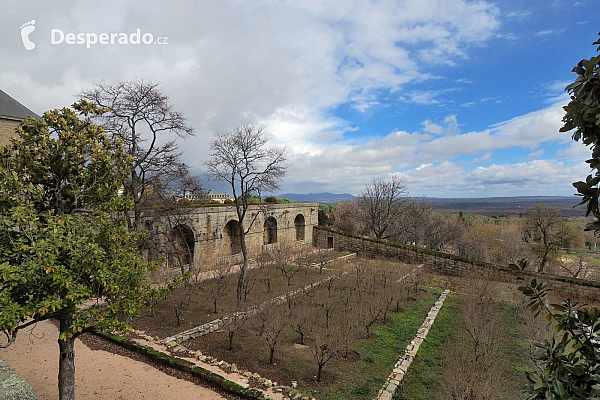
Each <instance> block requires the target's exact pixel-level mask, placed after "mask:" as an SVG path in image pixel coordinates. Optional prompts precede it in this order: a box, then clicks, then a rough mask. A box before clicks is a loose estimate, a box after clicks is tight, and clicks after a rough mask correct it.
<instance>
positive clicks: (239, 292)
mask: <svg viewBox="0 0 600 400" xmlns="http://www.w3.org/2000/svg"><path fill="white" fill-rule="evenodd" d="M240 245H241V247H242V255H243V256H244V264H243V265H242V270H241V271H240V278H239V279H238V286H237V307H238V308H239V307H240V306H241V305H242V302H243V301H244V286H245V284H246V273H247V272H248V264H249V259H250V256H249V255H248V248H247V247H246V233H245V232H244V226H243V225H242V223H241V222H240Z"/></svg>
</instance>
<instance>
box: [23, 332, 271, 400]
mask: <svg viewBox="0 0 600 400" xmlns="http://www.w3.org/2000/svg"><path fill="white" fill-rule="evenodd" d="M93 332H94V333H95V334H96V335H98V336H101V337H103V338H105V339H107V340H109V341H111V342H113V343H115V344H118V345H119V346H123V347H125V348H126V349H129V350H131V351H134V352H136V353H138V354H141V355H144V356H146V357H148V358H149V359H151V360H153V361H156V362H158V363H160V364H162V365H166V366H169V367H171V368H175V369H177V370H179V371H183V372H186V373H189V374H191V375H193V376H196V377H199V378H202V379H203V380H205V381H206V382H208V383H210V384H212V385H215V386H217V387H220V388H221V389H223V390H226V391H228V392H231V393H235V394H237V395H240V396H243V397H246V398H248V399H256V400H270V399H271V397H270V396H268V395H266V394H265V393H263V392H262V391H260V390H257V389H252V388H249V387H247V385H241V384H239V383H236V382H232V381H230V380H228V379H225V378H224V377H222V376H221V375H219V374H215V373H214V372H211V371H209V370H207V369H204V368H202V367H199V366H198V365H196V364H194V363H192V362H190V361H187V360H183V359H181V358H177V357H172V356H169V355H167V354H165V353H163V352H161V351H158V350H156V349H154V348H152V347H150V346H146V345H143V344H141V343H138V342H136V341H135V340H130V339H126V338H124V337H121V336H118V335H114V334H111V333H101V332H98V331H93ZM245 386H246V387H245ZM19 399H21V398H20V397H19Z"/></svg>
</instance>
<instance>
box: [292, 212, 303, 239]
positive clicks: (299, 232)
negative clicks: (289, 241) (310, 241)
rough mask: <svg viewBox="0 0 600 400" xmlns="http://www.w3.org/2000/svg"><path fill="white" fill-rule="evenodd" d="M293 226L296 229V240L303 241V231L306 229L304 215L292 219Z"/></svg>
mask: <svg viewBox="0 0 600 400" xmlns="http://www.w3.org/2000/svg"><path fill="white" fill-rule="evenodd" d="M294 226H295V227H296V240H298V241H300V240H304V231H305V228H306V223H305V221H304V215H302V214H298V215H296V218H294Z"/></svg>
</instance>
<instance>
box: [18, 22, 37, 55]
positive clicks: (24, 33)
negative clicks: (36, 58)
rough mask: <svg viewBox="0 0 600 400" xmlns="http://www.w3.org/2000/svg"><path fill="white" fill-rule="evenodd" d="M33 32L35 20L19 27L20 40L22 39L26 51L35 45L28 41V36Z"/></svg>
mask: <svg viewBox="0 0 600 400" xmlns="http://www.w3.org/2000/svg"><path fill="white" fill-rule="evenodd" d="M33 31H35V19H32V20H31V21H29V22H27V23H25V24H23V25H21V39H23V46H25V49H26V50H33V49H34V48H35V43H33V42H32V41H31V40H29V34H30V33H31V32H33Z"/></svg>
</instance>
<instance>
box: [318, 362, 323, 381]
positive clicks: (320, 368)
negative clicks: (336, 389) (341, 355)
mask: <svg viewBox="0 0 600 400" xmlns="http://www.w3.org/2000/svg"><path fill="white" fill-rule="evenodd" d="M322 372H323V363H319V370H318V372H317V382H321V373H322Z"/></svg>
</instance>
